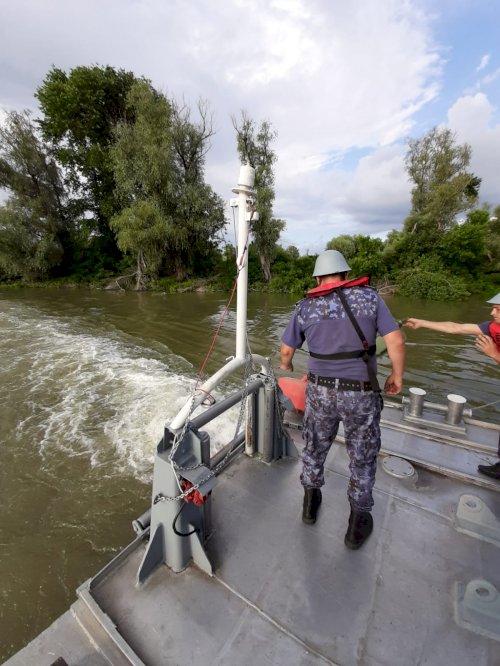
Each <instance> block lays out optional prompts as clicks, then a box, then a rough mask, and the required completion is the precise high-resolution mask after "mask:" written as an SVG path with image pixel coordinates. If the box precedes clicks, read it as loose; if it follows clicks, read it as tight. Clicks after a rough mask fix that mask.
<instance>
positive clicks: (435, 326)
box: [404, 317, 481, 335]
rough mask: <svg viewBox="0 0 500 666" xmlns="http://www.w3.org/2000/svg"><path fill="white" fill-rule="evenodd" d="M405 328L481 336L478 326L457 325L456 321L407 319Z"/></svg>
mask: <svg viewBox="0 0 500 666" xmlns="http://www.w3.org/2000/svg"><path fill="white" fill-rule="evenodd" d="M404 325H405V326H407V327H408V328H412V329H417V328H428V329H430V330H431V331H439V332H440V333H453V334H456V333H462V334H464V335H479V334H480V333H481V329H480V328H479V326H478V325H477V324H457V323H456V322H454V321H427V319H414V318H413V317H412V318H411V319H407V320H406V321H405V323H404Z"/></svg>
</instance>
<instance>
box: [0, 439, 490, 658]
mask: <svg viewBox="0 0 500 666" xmlns="http://www.w3.org/2000/svg"><path fill="white" fill-rule="evenodd" d="M295 436H296V440H297V442H300V433H299V432H298V431H296V432H295ZM299 472H300V463H298V462H297V461H293V460H282V461H279V462H277V463H275V464H273V465H266V464H264V463H262V462H260V461H259V460H256V459H251V458H248V457H246V456H244V455H241V456H239V457H238V458H237V459H236V460H235V462H233V463H232V464H231V466H229V467H228V468H227V469H226V470H225V472H224V473H223V474H221V475H220V476H219V478H218V485H217V488H216V489H215V491H214V493H213V502H212V519H213V527H214V535H213V537H212V539H211V540H209V542H208V544H207V550H208V552H209V555H210V558H211V560H212V562H213V565H214V571H215V575H214V576H213V577H209V576H207V575H206V574H204V573H202V572H201V571H200V570H199V569H197V568H196V567H194V566H191V567H188V568H187V569H186V570H185V571H183V572H181V573H177V574H176V573H174V572H172V570H170V569H169V568H167V567H166V566H161V567H159V568H158V569H157V570H156V571H155V572H154V573H153V574H152V575H151V577H150V578H149V579H148V580H147V582H146V583H145V584H144V585H143V586H136V585H135V575H136V571H137V567H138V564H139V562H140V559H141V557H142V555H143V552H144V540H143V539H140V538H138V539H136V541H135V544H134V546H133V547H131V548H130V549H129V551H128V552H127V553H126V556H122V557H121V558H120V557H119V558H118V559H116V560H115V561H114V564H112V565H111V566H109V567H108V568H107V569H105V570H103V571H102V572H101V573H100V574H99V575H98V576H97V577H96V578H95V579H93V580H92V581H90V582H89V584H88V585H87V589H88V590H89V594H90V595H91V596H92V599H93V600H94V601H95V602H96V606H98V607H99V609H100V612H101V613H102V617H103V619H104V624H105V625H106V624H107V625H108V629H109V626H110V627H111V628H110V633H111V634H113V631H115V632H116V636H115V637H114V638H115V640H114V641H112V642H113V645H114V646H115V647H116V646H117V645H118V647H119V643H120V640H122V639H124V640H125V642H126V645H127V649H128V650H130V652H131V654H132V655H136V656H137V661H136V662H134V661H133V658H132V659H131V658H128V657H127V655H122V656H120V657H118V658H113V661H110V663H113V664H121V663H128V664H130V663H138V664H140V663H141V662H142V663H144V664H147V665H148V666H150V665H151V666H156V665H160V664H161V665H164V664H177V665H183V664H192V663H199V662H201V661H203V663H207V664H214V665H215V664H222V665H225V664H228V665H229V664H231V665H234V664H238V665H239V664H243V665H245V664H275V665H277V666H278V665H280V664H286V665H287V666H289V665H292V666H293V665H295V664H297V666H298V665H299V664H301V665H309V664H340V665H341V666H361V665H363V666H368V665H369V666H395V665H396V664H397V665H398V666H414V665H415V664H426V665H427V666H449V664H454V665H457V666H470V664H474V665H475V666H498V664H500V641H498V640H496V639H495V638H492V637H491V636H489V635H484V632H483V633H481V632H478V631H477V628H476V629H475V630H474V627H473V626H470V625H472V624H473V621H474V616H473V615H471V613H469V614H468V615H467V617H466V618H465V619H464V617H463V613H462V615H460V614H458V613H457V612H456V598H457V590H465V589H466V588H467V585H468V584H469V583H470V582H471V581H475V580H478V579H480V580H481V581H483V583H482V584H483V585H484V586H486V585H491V586H492V587H493V588H494V589H496V590H500V570H499V566H498V562H499V548H498V545H497V544H494V543H489V542H487V541H484V540H480V539H477V538H474V536H471V535H468V534H463V533H460V532H458V531H457V529H456V513H457V508H458V506H459V503H460V498H461V497H462V496H463V495H464V494H467V493H470V486H469V485H467V484H466V483H463V482H461V481H460V480H457V479H449V478H445V477H443V476H441V475H438V474H435V473H433V472H430V471H428V470H426V469H422V468H418V467H417V469H416V472H417V473H416V474H415V475H414V476H413V477H411V478H408V479H403V480H401V479H397V478H395V477H393V476H389V475H388V474H385V473H384V472H383V471H382V469H381V466H380V467H379V471H378V473H377V481H376V486H375V507H374V513H373V515H374V521H375V529H374V532H373V535H372V536H371V537H370V539H369V540H368V541H367V543H366V544H365V545H364V546H363V548H362V549H360V550H359V551H356V552H352V551H349V550H347V549H346V548H345V546H344V542H343V538H344V533H345V529H346V525H347V518H348V513H349V505H348V502H347V497H346V490H347V483H348V478H349V472H348V459H347V453H346V450H345V447H344V446H343V445H341V444H337V443H335V444H334V445H333V447H332V451H331V453H330V456H329V459H328V466H327V470H326V485H325V487H324V489H323V504H322V506H321V509H320V513H319V519H318V522H317V523H316V525H313V526H308V525H304V524H303V523H302V521H301V504H302V489H301V486H300V484H299V480H298V475H299ZM474 495H475V496H476V497H478V498H479V499H480V500H481V501H482V502H484V504H485V505H486V506H488V508H489V509H490V510H491V511H492V512H493V513H494V514H495V515H497V516H498V515H500V493H497V492H494V491H491V490H489V489H488V488H481V487H475V488H474ZM80 601H81V599H80ZM456 615H458V620H460V622H458V621H456V618H455V616H456ZM63 617H64V616H63ZM49 631H50V630H49ZM87 631H91V632H92V629H89V627H87ZM42 636H43V634H42ZM39 638H40V637H39ZM52 638H54V634H52ZM117 638H118V640H116V639H117ZM37 640H39V639H37ZM94 640H95V639H94ZM25 650H28V648H26V649H25ZM20 654H23V659H24V661H17V662H13V661H12V660H11V662H8V663H9V666H14V665H15V666H17V665H18V664H21V663H23V664H26V665H27V666H30V665H31V664H33V665H35V664H36V665H37V666H38V665H39V664H40V666H46V665H47V666H48V664H49V663H51V662H50V661H46V662H43V661H42V660H40V658H39V657H40V655H39V653H38V654H36V655H35V654H34V653H30V652H29V651H23V653H20ZM93 654H94V655H95V652H94V653H93ZM61 656H63V657H64V656H65V655H64V653H61ZM98 656H99V655H98ZM122 657H123V658H124V659H125V660H124V661H122ZM14 659H15V658H14ZM68 663H70V664H72V666H73V665H74V664H75V665H76V664H78V666H88V665H89V666H90V665H91V666H93V664H94V662H92V661H84V660H80V661H78V660H74V661H71V660H68ZM95 663H96V664H97V663H99V662H95ZM101 663H102V662H101Z"/></svg>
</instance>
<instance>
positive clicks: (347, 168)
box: [0, 0, 500, 253]
mask: <svg viewBox="0 0 500 666" xmlns="http://www.w3.org/2000/svg"><path fill="white" fill-rule="evenodd" d="M0 17H1V20H0V109H2V110H3V111H6V112H8V111H11V110H18V111H19V110H22V109H32V110H33V112H34V115H35V117H36V115H37V101H36V99H35V98H34V92H35V90H36V88H37V87H38V86H39V85H40V84H41V83H42V82H43V80H44V78H45V76H46V75H47V73H48V72H49V70H50V69H51V67H52V66H56V67H58V68H60V69H63V70H65V71H67V72H69V71H70V70H71V69H72V68H73V67H77V66H80V65H88V66H91V65H95V64H97V65H102V66H104V65H111V66H113V67H115V68H117V69H125V70H127V71H132V72H133V73H134V74H135V75H137V76H144V77H146V78H148V79H150V80H151V82H152V84H153V85H154V87H155V88H157V89H158V90H161V91H162V92H164V93H165V94H167V95H168V96H169V97H171V98H175V99H176V100H178V101H182V100H184V101H185V102H186V103H187V104H188V105H189V106H191V107H192V108H193V109H195V108H196V104H197V102H198V100H200V99H202V100H206V101H207V102H208V103H209V107H210V110H211V113H212V114H213V119H214V126H215V129H216V134H215V135H214V136H213V137H212V140H211V144H212V145H211V149H210V151H209V153H208V155H207V163H206V180H207V182H208V183H209V184H210V185H211V186H212V187H213V188H214V189H215V190H216V191H217V192H218V193H219V194H220V195H221V196H222V197H223V198H224V199H225V200H226V201H227V202H228V203H229V199H230V198H231V197H232V196H234V195H233V194H232V192H231V189H232V188H233V187H234V186H235V185H236V183H237V180H238V174H239V160H238V156H237V152H236V139H235V132H234V128H233V125H232V120H231V118H232V117H237V118H238V117H239V116H240V114H241V111H242V110H243V109H244V110H245V111H246V112H247V114H248V115H249V116H250V117H251V118H253V119H254V120H255V122H256V123H257V124H260V122H262V121H263V120H268V121H269V122H270V123H271V125H272V126H273V128H274V130H275V131H276V132H277V138H276V140H275V142H274V149H275V152H276V154H277V157H278V160H277V163H276V167H275V174H276V199H275V205H274V216H275V217H278V218H281V219H283V220H285V221H286V228H285V230H284V232H283V233H282V236H281V240H280V242H281V244H282V245H283V246H284V247H287V246H289V245H295V246H296V247H297V248H298V249H299V250H300V252H301V253H306V252H308V253H316V252H319V251H321V250H323V249H324V248H325V245H326V243H327V242H328V241H329V240H331V239H332V238H334V237H336V236H338V235H340V234H365V235H370V236H373V237H382V238H383V237H384V236H385V235H386V234H387V233H388V232H389V231H390V230H392V229H400V228H401V226H402V224H403V221H404V218H405V217H406V215H407V214H408V212H409V208H410V193H411V184H410V182H409V181H408V178H407V175H406V172H405V169H404V156H405V153H406V149H407V144H406V142H407V140H408V138H410V137H411V138H419V137H421V136H423V135H424V134H425V133H426V132H428V131H429V130H430V129H431V128H432V127H434V126H439V127H449V128H450V129H451V130H452V131H453V132H455V133H456V139H457V142H458V143H468V144H469V145H470V146H471V148H472V160H471V167H470V168H471V170H472V171H473V172H474V174H475V175H477V176H479V177H480V178H481V179H482V184H481V190H480V202H481V203H483V202H487V203H489V204H491V205H492V206H496V205H499V204H500V178H499V177H498V174H500V111H499V108H500V47H499V40H498V24H499V17H500V0H356V2H351V3H348V2H345V0H342V1H341V0H252V1H251V2H250V1H249V0H219V1H218V2H213V1H210V2H209V1H208V0H86V2H85V3H84V2H78V1H77V0H72V1H68V0H43V2H40V1H39V0H16V1H15V2H11V1H10V0H0ZM229 219H230V212H229V208H228V220H229ZM231 226H232V223H231V224H230V225H229V227H231Z"/></svg>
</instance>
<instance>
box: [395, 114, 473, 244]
mask: <svg viewBox="0 0 500 666" xmlns="http://www.w3.org/2000/svg"><path fill="white" fill-rule="evenodd" d="M470 158H471V148H470V146H469V145H468V144H466V143H464V144H462V145H458V144H457V143H456V137H455V134H454V133H453V132H452V131H451V130H449V129H447V128H441V129H440V128H437V127H434V128H433V129H432V130H430V132H428V133H427V134H426V135H425V136H423V137H422V138H420V139H410V140H409V141H408V152H407V154H406V158H405V164H406V170H407V172H408V175H409V177H410V180H411V181H412V182H413V189H412V193H411V203H412V206H411V212H410V215H409V217H408V219H407V221H406V224H405V230H407V231H409V232H410V233H416V232H418V231H419V230H420V229H421V228H422V227H424V226H427V227H430V228H431V229H433V230H434V231H435V232H436V233H437V234H438V235H439V234H442V233H443V232H445V231H447V230H449V229H450V228H451V226H452V225H453V223H454V221H455V219H456V216H457V215H458V214H459V213H461V212H463V211H467V210H470V209H471V208H472V207H473V206H474V204H475V203H476V201H477V198H478V194H479V186H480V184H481V179H480V178H477V177H476V176H474V174H472V173H471V172H470V171H469V170H468V167H469V164H470Z"/></svg>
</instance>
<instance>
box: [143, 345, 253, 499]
mask: <svg viewBox="0 0 500 666" xmlns="http://www.w3.org/2000/svg"><path fill="white" fill-rule="evenodd" d="M251 370H252V355H251V354H247V355H246V359H245V375H244V380H243V381H244V390H243V394H242V396H241V402H240V412H239V415H238V421H237V423H236V430H235V433H234V436H235V437H236V435H237V434H238V432H239V430H240V427H241V423H242V421H243V416H244V413H245V406H246V401H247V398H248V385H249V379H250V373H251ZM194 402H195V392H193V395H192V396H191V406H190V409H189V413H188V415H187V417H186V421H185V422H184V426H183V427H182V430H181V431H180V432H178V433H177V434H176V435H175V437H174V441H173V443H172V451H171V452H170V455H169V457H168V460H169V462H170V464H171V465H172V469H173V471H174V474H175V477H176V480H177V485H179V490H180V484H179V474H178V473H177V472H186V471H190V470H193V469H198V468H199V467H202V466H203V463H197V464H196V465H190V466H189V467H185V466H180V465H178V464H177V463H176V462H175V460H174V459H173V457H174V455H175V452H176V451H177V449H178V448H179V445H180V443H181V441H182V440H183V438H184V437H185V435H186V433H187V431H188V429H189V424H190V416H191V414H192V413H193V411H194V409H195V407H194ZM231 453H232V449H229V450H228V452H227V453H226V455H225V456H224V458H222V460H221V461H220V462H219V463H218V465H217V466H216V467H214V468H213V469H212V470H210V473H209V474H208V475H207V476H206V477H205V478H204V479H203V480H201V481H199V482H198V483H196V484H195V485H193V486H191V488H188V489H187V490H185V491H184V492H181V493H179V495H177V496H176V497H167V496H166V495H163V493H158V495H156V497H155V498H154V500H153V504H158V503H159V502H178V501H179V500H182V499H184V498H185V497H187V496H188V495H189V494H190V493H193V492H194V491H195V490H198V489H199V488H200V486H202V485H203V484H204V483H206V482H207V481H208V480H209V479H211V478H212V477H213V476H215V474H216V473H217V472H218V471H219V470H220V469H221V468H222V467H224V465H225V463H226V461H227V459H228V458H229V456H230V455H231Z"/></svg>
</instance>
